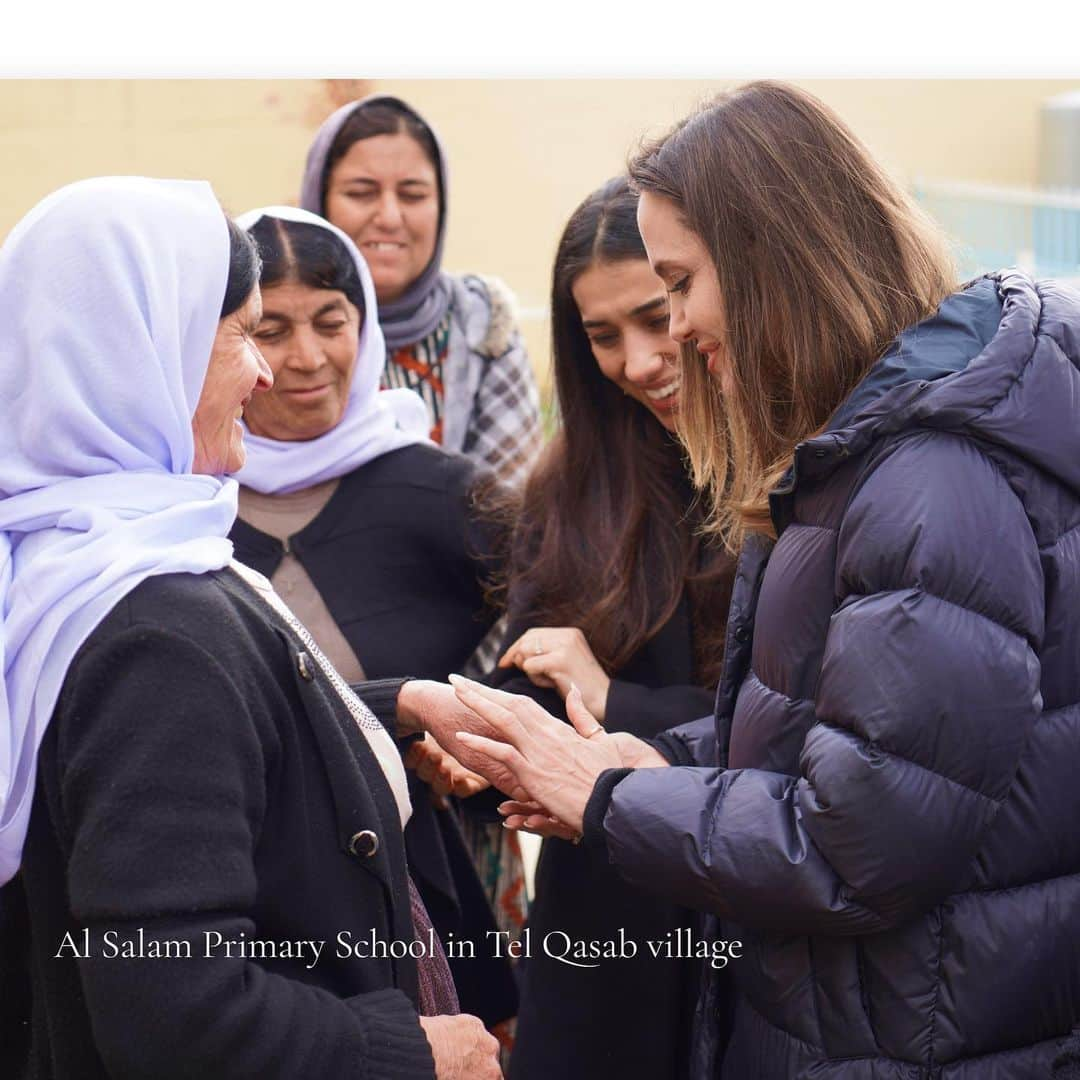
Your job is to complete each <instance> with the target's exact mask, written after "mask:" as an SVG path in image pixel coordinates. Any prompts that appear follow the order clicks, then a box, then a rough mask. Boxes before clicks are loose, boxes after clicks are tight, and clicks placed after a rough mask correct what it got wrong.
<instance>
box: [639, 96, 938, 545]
mask: <svg viewBox="0 0 1080 1080" xmlns="http://www.w3.org/2000/svg"><path fill="white" fill-rule="evenodd" d="M630 175H631V178H632V182H633V184H634V186H635V187H636V188H637V189H638V190H640V191H649V192H653V193H655V194H657V195H660V196H663V197H664V198H667V199H670V200H671V201H672V202H673V203H674V204H675V207H676V209H677V211H678V213H679V215H680V217H681V218H682V220H683V222H684V223H685V225H686V226H687V228H689V229H690V230H691V231H692V232H694V233H695V234H696V235H697V236H698V237H699V238H700V240H701V241H702V243H703V244H704V246H705V248H706V249H707V250H708V252H709V255H710V257H711V259H712V262H713V265H714V267H715V270H716V275H717V279H718V283H719V287H720V293H721V296H722V298H723V305H724V311H723V321H724V324H725V326H726V331H727V332H726V337H725V339H724V341H723V343H722V345H723V347H724V349H725V352H726V355H725V356H723V357H722V362H723V363H725V364H728V365H730V373H731V378H730V385H729V395H728V397H727V399H726V400H725V399H723V398H722V396H721V393H720V389H719V387H718V385H717V383H716V381H715V380H714V379H712V378H711V377H710V376H709V374H708V372H707V371H706V369H705V365H704V364H703V362H702V360H701V357H700V355H699V354H698V353H697V350H696V349H695V348H693V347H692V346H687V345H684V346H683V348H682V359H683V368H684V372H683V390H682V398H681V412H680V416H679V420H678V428H679V433H680V435H681V437H682V438H683V440H684V442H685V444H686V447H687V451H688V454H689V458H690V464H691V468H692V472H693V476H694V481H695V483H696V484H697V485H698V486H699V487H701V488H704V489H706V490H708V491H709V492H710V495H711V501H712V505H713V512H712V515H711V520H710V525H711V528H712V529H713V530H715V531H716V532H718V533H719V534H721V535H722V536H723V537H724V538H725V540H726V541H727V543H728V545H729V546H730V547H732V548H736V547H737V546H738V544H739V542H740V541H741V538H742V536H743V534H744V532H745V531H746V530H752V531H759V532H765V533H770V534H771V533H772V523H771V520H770V518H769V510H768V493H769V491H770V490H771V489H772V488H773V487H774V486H775V485H776V483H777V482H778V480H779V479H780V477H781V475H782V474H783V472H784V471H785V470H786V469H787V467H788V466H789V464H790V462H791V458H792V454H793V452H794V449H795V447H796V445H797V444H798V443H799V442H801V441H802V440H804V439H806V438H808V437H809V436H811V435H812V434H814V433H815V432H817V431H820V430H821V429H822V428H823V427H824V425H825V424H826V423H827V421H828V419H829V417H830V416H831V415H832V414H833V412H834V411H835V410H836V409H837V407H838V406H839V405H840V404H841V403H842V402H843V400H844V399H845V398H846V397H847V396H848V394H850V393H851V391H852V390H853V389H854V388H855V386H856V385H857V383H858V382H859V380H860V379H861V378H862V377H863V376H864V375H865V374H866V372H867V371H868V370H869V368H870V367H871V365H872V364H873V363H874V361H875V360H876V359H877V358H878V357H879V356H880V355H881V354H882V353H883V352H884V350H885V348H886V347H887V346H888V344H889V342H890V341H891V340H892V339H893V338H894V337H895V336H896V335H897V334H898V333H899V332H900V331H901V330H903V329H904V328H905V327H907V326H910V325H911V324H912V323H916V322H919V321H920V320H922V319H924V318H926V317H928V316H929V315H931V314H932V313H933V312H934V311H935V310H936V309H937V307H938V306H939V305H940V303H941V301H942V300H944V299H945V297H946V296H948V295H949V293H951V292H953V291H954V290H955V288H956V274H955V270H954V267H953V263H952V259H951V257H950V255H949V252H948V246H947V243H946V241H945V239H944V237H943V235H942V234H941V233H940V232H939V231H938V230H937V228H936V227H935V226H934V225H933V224H932V223H931V222H930V221H929V219H928V218H926V217H925V216H924V215H923V213H922V212H921V211H920V210H919V209H918V207H916V206H915V204H914V203H913V202H912V200H911V199H910V198H909V197H908V196H907V195H906V194H905V192H904V191H903V190H902V189H901V188H900V187H899V186H898V185H897V184H896V183H895V182H894V181H893V180H891V179H890V178H889V177H888V176H887V175H886V173H885V172H884V171H883V170H882V169H881V168H880V166H879V165H878V164H877V163H876V162H875V161H874V159H873V158H872V157H871V156H870V153H869V151H868V150H867V149H866V147H865V146H863V144H862V143H861V142H860V141H859V140H858V139H857V138H856V137H855V136H854V135H853V134H852V132H851V131H850V130H849V129H848V128H847V127H846V126H845V125H844V123H843V122H842V121H841V120H840V119H839V117H837V116H836V115H835V114H834V113H833V112H832V111H831V110H830V109H828V108H827V107H826V106H825V105H823V104H822V103H821V102H820V101H818V100H817V99H816V98H814V97H812V96H811V95H810V94H808V93H806V92H804V91H802V90H799V89H797V88H796V87H793V86H788V85H785V84H783V83H776V82H768V81H761V82H753V83H749V84H747V85H746V86H743V87H741V88H740V89H738V90H735V91H733V92H728V93H724V94H721V95H720V96H719V97H717V98H716V99H715V100H714V101H713V102H712V103H711V104H710V105H708V106H707V107H705V108H704V109H702V110H701V111H700V112H697V113H696V114H694V115H691V116H690V117H688V118H687V119H685V120H683V121H682V122H681V123H680V124H679V125H677V126H676V127H675V129H674V130H673V131H671V132H670V133H669V134H668V135H666V136H665V137H664V138H662V139H661V140H660V141H659V142H657V143H654V144H652V145H650V146H648V147H646V148H644V149H643V150H642V152H641V153H640V154H639V155H638V156H637V157H636V158H635V159H634V160H633V161H632V163H631V165H630Z"/></svg>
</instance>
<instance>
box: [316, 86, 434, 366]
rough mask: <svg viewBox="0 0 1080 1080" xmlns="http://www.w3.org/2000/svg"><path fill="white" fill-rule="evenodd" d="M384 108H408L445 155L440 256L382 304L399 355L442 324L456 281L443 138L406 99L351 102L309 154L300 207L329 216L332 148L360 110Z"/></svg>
mask: <svg viewBox="0 0 1080 1080" xmlns="http://www.w3.org/2000/svg"><path fill="white" fill-rule="evenodd" d="M380 103H389V104H394V105H397V106H399V107H400V108H402V109H405V110H406V111H407V112H408V113H410V114H411V115H412V116H414V117H416V119H417V120H419V121H420V123H421V124H423V125H424V127H426V128H427V129H428V131H430V132H431V137H432V139H433V140H434V142H435V146H436V148H437V150H438V151H439V167H438V172H439V187H440V189H441V195H442V200H441V203H442V212H441V214H440V215H439V235H438V237H437V238H436V241H435V253H434V254H433V255H432V256H431V262H429V263H428V264H427V266H426V267H425V269H424V272H423V273H422V274H421V275H420V276H419V277H418V278H417V279H416V280H415V281H414V282H413V283H412V284H411V285H410V286H409V287H408V288H407V289H406V290H405V292H404V293H403V294H402V295H401V296H399V297H398V298H397V299H396V300H394V301H391V302H390V303H388V304H380V305H379V323H380V324H381V326H382V330H383V336H384V337H385V338H386V346H387V348H388V349H389V351H390V352H391V353H393V352H396V351H397V350H398V349H403V348H405V347H406V346H408V345H413V344H415V343H416V342H417V341H420V340H421V339H422V338H425V337H427V335H428V334H430V333H431V332H432V331H433V330H434V329H435V327H437V326H438V325H439V323H440V322H441V321H442V319H443V316H445V315H446V310H447V308H448V307H449V306H450V282H449V279H448V277H447V275H446V274H444V273H443V272H442V269H441V267H442V255H443V242H444V240H445V239H446V207H447V200H448V197H449V192H448V187H449V174H448V171H447V163H446V151H445V150H444V148H443V145H442V143H441V142H440V141H439V136H438V135H436V134H435V130H434V129H433V128H432V127H431V125H430V124H429V123H428V122H427V121H426V120H425V119H424V118H423V117H422V116H421V115H420V114H419V113H418V112H417V111H416V110H415V109H414V108H412V106H410V105H407V104H406V103H405V102H404V101H402V100H401V98H397V97H394V96H392V95H390V94H372V95H371V96H370V97H366V98H361V99H360V100H359V101H351V102H349V104H348V105H343V106H342V107H341V108H340V109H338V110H337V112H335V113H332V114H331V115H330V117H329V118H328V119H327V120H326V121H325V122H324V123H323V126H322V127H321V128H319V130H318V132H317V133H316V135H315V141H314V142H313V143H312V144H311V148H310V149H309V150H308V155H307V163H306V164H305V166H304V179H303V181H302V182H301V186H300V205H301V206H302V207H303V208H304V209H305V210H310V211H311V212H312V213H313V214H321V215H322V216H324V217H325V216H326V207H325V206H324V205H323V197H322V184H323V173H324V172H325V170H326V159H327V157H328V156H329V154H330V148H331V147H332V146H333V145H334V140H335V139H336V138H337V135H338V132H339V131H341V129H342V127H343V126H344V124H345V121H346V120H348V119H349V117H350V116H352V114H353V113H354V112H356V111H357V109H362V108H364V107H365V106H367V105H375V104H380Z"/></svg>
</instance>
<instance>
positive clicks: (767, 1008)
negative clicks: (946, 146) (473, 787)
mask: <svg viewBox="0 0 1080 1080" xmlns="http://www.w3.org/2000/svg"><path fill="white" fill-rule="evenodd" d="M631 176H632V178H633V180H634V182H635V183H636V184H637V185H638V187H639V188H640V189H641V192H642V194H641V201H640V206H639V212H638V220H639V224H640V226H641V231H642V236H643V237H644V240H645V243H646V246H647V248H648V252H649V259H650V262H651V263H652V265H653V268H654V269H655V270H656V272H657V273H658V274H659V275H660V277H662V278H663V279H664V281H665V283H666V285H667V287H668V289H669V290H670V292H671V331H672V335H673V336H674V337H676V338H677V339H678V340H679V341H681V342H682V343H683V358H684V366H685V370H684V375H683V379H684V382H683V405H682V413H681V415H680V432H681V433H682V434H683V436H684V438H685V441H686V444H687V447H688V450H689V453H690V456H691V461H692V464H693V467H694V470H695V476H696V479H697V481H698V482H699V484H701V485H703V486H704V487H706V488H707V489H709V490H710V491H711V492H712V494H713V498H714V505H715V515H714V521H715V524H716V526H717V527H718V528H719V529H720V530H721V531H722V532H724V533H725V534H726V535H728V536H729V537H731V538H732V540H733V541H734V540H737V539H738V538H739V537H740V536H742V537H745V544H744V546H743V553H742V557H741V559H740V563H739V568H738V571H737V573H736V580H735V587H734V591H733V597H732V603H731V608H730V611H729V614H728V648H727V652H726V655H725V660H724V668H723V672H722V675H721V681H720V689H719V694H718V698H717V709H716V718H715V721H707V722H704V723H696V724H691V725H689V726H687V727H684V728H683V729H682V730H676V731H675V732H674V733H673V734H672V735H670V736H669V737H666V738H665V739H664V740H663V745H664V756H666V757H667V758H668V759H669V761H670V763H672V764H675V765H676V766H690V767H681V768H680V767H676V768H664V767H661V766H663V765H665V764H667V762H665V761H664V760H662V758H660V757H656V756H653V755H652V754H651V752H650V751H648V750H647V749H646V748H645V747H644V745H642V744H638V745H637V746H636V747H632V746H630V745H629V744H628V741H626V740H624V745H623V746H621V747H620V746H617V745H614V742H613V739H612V737H610V736H605V735H604V734H603V733H602V732H598V731H596V730H594V725H593V724H592V723H591V721H590V720H589V718H588V716H587V711H586V710H584V709H583V707H582V706H581V702H580V698H578V697H576V696H575V695H573V694H571V696H570V698H569V699H568V704H569V705H570V711H571V714H572V715H573V716H574V717H575V719H576V722H577V726H578V729H579V731H580V732H581V734H575V732H574V731H572V730H570V729H568V728H567V727H566V725H563V724H561V723H558V722H556V721H555V720H554V719H552V718H550V717H547V716H545V715H544V714H543V712H542V710H539V709H538V708H537V706H536V705H535V703H533V702H530V701H521V700H518V699H514V698H511V697H506V698H503V699H501V700H500V701H498V702H493V701H492V698H494V697H496V696H497V695H496V692H495V691H492V690H489V689H488V690H477V689H475V688H468V689H465V688H463V690H462V700H463V701H464V702H465V703H466V704H471V705H473V706H474V707H475V708H477V709H478V710H479V711H480V712H481V713H482V714H483V715H485V716H486V717H487V719H488V721H489V722H490V723H493V724H496V725H498V726H500V727H501V730H502V733H503V737H504V738H506V739H509V740H510V742H511V743H512V744H513V745H508V744H507V743H505V742H484V741H483V740H479V741H478V740H476V739H472V738H470V737H469V736H466V737H465V739H464V741H465V743H466V744H467V745H468V746H469V747H470V754H469V755H466V757H467V758H469V760H472V761H473V762H474V764H475V758H474V757H473V756H472V755H473V754H475V752H476V751H477V750H479V749H485V750H487V751H488V752H489V753H490V754H491V755H493V760H495V761H496V762H498V763H499V767H500V768H501V769H504V770H507V771H509V773H510V774H511V776H512V777H513V779H512V780H510V781H508V780H507V779H506V778H505V776H503V777H501V778H500V783H501V784H502V785H505V786H506V787H513V786H514V785H515V783H516V784H518V785H520V787H521V788H522V789H523V790H526V791H528V792H529V794H531V795H532V796H533V798H534V799H536V800H538V801H539V802H540V803H541V804H543V805H544V806H545V807H546V809H547V812H548V814H549V815H551V816H553V817H554V818H556V819H558V820H559V821H560V823H561V824H560V825H559V826H558V827H559V828H561V829H564V830H567V829H577V830H582V831H583V832H584V837H585V843H586V844H588V845H590V846H594V847H596V848H597V849H598V852H599V853H600V854H601V855H603V856H606V857H607V858H609V859H610V860H611V861H612V863H613V864H614V866H615V868H616V869H617V870H618V872H619V873H620V874H621V875H622V876H623V877H624V878H625V879H626V880H627V881H629V882H631V883H634V884H637V885H639V886H641V887H643V888H651V889H653V890H654V891H656V892H658V893H660V894H661V895H663V896H666V897H668V898H669V899H671V900H672V901H676V902H681V903H684V904H690V905H694V906H696V907H699V908H701V909H702V910H704V911H707V912H708V913H709V914H710V918H709V920H708V924H707V927H706V932H707V934H708V936H709V938H710V939H711V940H712V942H713V945H714V946H715V947H716V948H717V949H718V950H720V951H721V952H722V953H726V954H727V955H730V956H731V957H732V959H731V960H730V964H729V967H730V970H731V971H732V972H733V973H734V977H735V980H736V983H737V985H738V988H739V991H740V994H739V1001H738V1004H737V1007H736V1015H735V1018H734V1028H733V1034H732V1036H731V1040H730V1042H729V1043H728V1045H727V1049H726V1052H725V1053H723V1054H722V1055H721V1053H719V1052H718V1051H719V1048H718V1046H717V1041H716V1020H717V1010H716V1001H715V998H714V995H713V991H712V989H711V988H710V989H709V990H708V992H706V993H705V994H704V995H703V998H702V1000H701V1002H700V1008H699V1027H698V1030H697V1036H696V1040H695V1052H694V1062H693V1072H692V1075H693V1076H694V1077H699V1078H706V1077H707V1078H710V1080H711V1078H713V1077H715V1076H717V1075H722V1076H723V1077H725V1078H727V1080H734V1078H739V1080H742V1078H744V1077H754V1078H756V1080H789V1078H791V1077H805V1078H810V1077H814V1078H820V1080H825V1078H828V1080H856V1078H882V1077H890V1078H893V1080H916V1078H918V1077H923V1076H928V1075H933V1076H942V1077H949V1078H951V1080H968V1078H975V1077H978V1078H979V1080H1013V1078H1015V1080H1020V1078H1021V1077H1023V1078H1024V1080H1027V1078H1030V1077H1037V1076H1047V1075H1048V1074H1049V1072H1050V1069H1051V1062H1052V1060H1053V1058H1054V1056H1055V1054H1056V1053H1057V1051H1058V1047H1059V1045H1060V1043H1061V1040H1062V1038H1063V1036H1065V1035H1066V1033H1068V1032H1069V1031H1070V1029H1071V1028H1072V1027H1073V1026H1074V1025H1075V1024H1076V1023H1077V1020H1078V1019H1080V832H1078V830H1077V828H1076V822H1077V820H1080V785H1077V783H1076V747H1077V745H1078V742H1080V539H1078V538H1080V425H1078V424H1077V415H1078V403H1080V370H1078V368H1080V331H1078V327H1080V296H1078V295H1077V293H1075V292H1073V291H1071V290H1070V289H1067V288H1065V287H1063V286H1061V285H1057V284H1055V283H1053V282H1034V281H1032V280H1031V279H1030V278H1029V277H1028V276H1026V275H1025V274H1023V273H1020V272H1018V271H1011V272H1008V273H1002V274H996V275H992V276H988V277H984V278H981V279H979V280H977V281H975V282H972V283H969V284H968V285H966V286H959V287H958V286H957V284H956V282H955V280H954V277H953V272H952V269H951V263H950V260H949V258H948V255H947V251H946V247H945V244H944V242H943V241H942V239H941V238H940V236H939V235H938V233H937V231H936V230H935V229H934V228H933V226H931V225H930V223H929V222H928V221H926V220H925V219H924V218H923V217H922V215H921V214H920V212H919V211H918V210H917V209H916V208H915V207H914V206H913V205H912V204H911V202H910V201H909V199H908V197H907V196H906V195H905V194H904V193H903V192H902V191H901V190H900V189H899V188H898V187H897V186H896V185H895V184H894V183H892V182H891V181H890V180H889V179H888V178H887V177H886V176H885V175H884V174H883V173H882V171H881V170H880V169H879V167H878V166H877V165H876V164H875V163H874V161H873V160H872V159H871V158H870V156H869V154H868V153H867V151H866V150H865V149H864V148H863V147H862V145H861V144H860V143H859V142H858V141H857V140H856V139H855V137H854V136H853V135H852V134H851V133H850V132H849V131H848V130H847V129H846V128H845V127H844V126H843V124H842V123H841V122H840V121H839V120H838V119H837V118H836V117H835V116H834V115H833V114H832V113H831V112H829V111H828V110H827V109H826V108H825V107H824V106H823V105H821V104H820V103H819V102H817V101H816V100H815V99H813V98H812V97H810V96H809V95H807V94H805V93H803V92H802V91H800V90H797V89H795V88H792V87H788V86H784V85H780V84H775V83H755V84H751V85H749V86H747V87H744V88H743V89H741V90H738V91H735V92H733V93H730V94H725V95H723V96H722V97H721V98H720V99H719V100H718V101H717V102H716V103H714V104H713V105H711V106H710V107H708V108H706V109H704V110H703V111H701V112H700V113H699V114H697V115H695V116H693V117H691V118H690V119H688V120H687V121H685V122H684V123H683V124H681V125H679V127H677V128H676V129H675V131H674V132H673V133H672V134H671V135H669V136H668V137H667V138H666V139H664V140H663V141H661V142H660V143H659V144H658V145H657V146H655V147H652V148H650V149H649V150H648V151H646V152H645V153H644V154H643V155H642V157H641V158H640V159H639V160H637V161H636V162H635V163H634V165H633V166H632V169H631ZM585 736H589V737H585ZM620 764H621V765H623V767H617V766H619V765H620ZM628 764H637V765H639V766H643V765H646V764H651V765H652V766H654V767H651V768H645V767H639V768H627V767H625V766H626V765H628ZM530 822H531V823H532V824H534V825H537V826H538V827H542V828H545V827H549V826H545V825H544V823H543V821H542V820H541V816H540V815H539V814H528V815H526V816H524V817H522V816H517V817H515V818H514V824H522V823H525V824H529V823H530ZM736 942H738V943H740V944H736ZM721 1056H722V1058H723V1061H722V1065H721V1063H720V1061H719V1058H720V1057H721ZM718 1070H722V1071H719V1072H718Z"/></svg>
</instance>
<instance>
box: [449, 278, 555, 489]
mask: <svg viewBox="0 0 1080 1080" xmlns="http://www.w3.org/2000/svg"><path fill="white" fill-rule="evenodd" d="M452 280H453V290H454V296H453V302H452V305H451V322H450V342H449V346H448V351H447V356H446V362H445V365H444V367H443V384H444V388H445V389H444V398H443V410H444V411H443V446H445V447H446V449H448V450H456V451H459V452H460V453H463V454H465V455H466V456H468V457H471V458H473V459H474V460H476V461H479V462H482V463H483V464H485V465H487V466H488V467H490V468H491V469H493V470H494V471H495V473H496V475H497V476H498V477H499V479H500V480H501V481H502V482H503V483H504V484H508V485H511V486H518V485H520V484H521V483H523V482H524V480H525V477H526V476H528V473H529V470H530V469H531V468H532V465H533V462H534V461H535V460H536V457H537V455H538V454H539V452H540V448H541V445H542V441H543V438H542V430H541V425H540V396H539V393H538V392H537V389H536V379H535V377H534V375H533V370H532V365H531V364H530V362H529V357H528V354H527V353H526V351H525V344H524V342H523V341H522V339H521V334H520V332H519V331H518V329H517V325H516V321H515V317H514V298H513V295H512V294H511V292H510V290H509V289H508V288H507V287H506V286H505V285H504V284H503V283H502V282H501V281H499V280H498V279H497V278H487V277H479V276H477V275H475V274H465V275H461V276H456V277H454V278H453V279H452Z"/></svg>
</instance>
